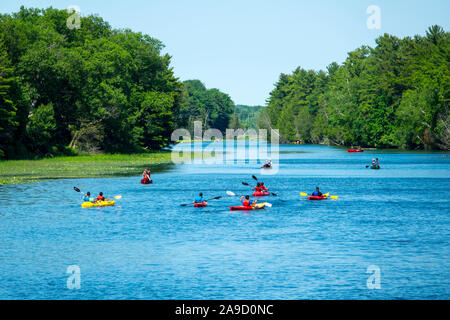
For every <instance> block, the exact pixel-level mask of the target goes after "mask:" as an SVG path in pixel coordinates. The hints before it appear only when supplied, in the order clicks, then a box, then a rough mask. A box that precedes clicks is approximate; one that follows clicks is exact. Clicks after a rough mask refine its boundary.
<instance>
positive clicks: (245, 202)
mask: <svg viewBox="0 0 450 320" xmlns="http://www.w3.org/2000/svg"><path fill="white" fill-rule="evenodd" d="M242 204H243V205H244V206H245V207H248V206H250V200H247V199H245V200H244V201H243V202H242Z"/></svg>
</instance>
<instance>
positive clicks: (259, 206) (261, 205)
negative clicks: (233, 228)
mask: <svg viewBox="0 0 450 320" xmlns="http://www.w3.org/2000/svg"><path fill="white" fill-rule="evenodd" d="M264 207H265V204H264V203H257V204H255V205H253V206H234V207H230V210H231V211H237V210H245V211H247V210H258V209H264Z"/></svg>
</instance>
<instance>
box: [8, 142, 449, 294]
mask: <svg viewBox="0 0 450 320" xmlns="http://www.w3.org/2000/svg"><path fill="white" fill-rule="evenodd" d="M375 156H377V157H379V158H380V162H381V166H382V169H381V170H370V169H366V168H365V165H367V164H369V163H370V160H371V159H372V158H373V157H375ZM280 158H281V159H280V166H279V171H278V173H277V174H274V175H270V176H262V175H261V171H260V170H259V169H258V165H256V164H252V163H233V162H230V161H228V162H225V163H224V164H212V165H205V164H181V165H177V166H174V167H173V169H170V170H169V171H165V172H160V173H155V174H154V175H153V176H152V178H153V179H154V182H155V183H154V184H153V185H148V186H144V185H141V184H140V183H139V179H140V177H137V176H136V177H120V178H105V179H64V180H48V181H43V182H39V183H34V184H27V185H17V186H0V234H1V238H0V240H1V241H0V281H1V285H0V299H449V298H450V268H449V267H450V228H449V227H450V210H449V209H450V202H449V195H450V192H449V189H450V157H449V154H443V153H433V152H398V151H397V152H392V151H377V152H376V153H375V152H371V151H367V152H364V153H361V154H350V153H347V152H346V150H344V149H339V148H332V147H322V146H281V147H280ZM252 174H254V175H256V176H257V177H258V178H260V179H262V180H263V181H264V182H265V184H266V185H267V186H269V187H270V189H271V190H272V191H273V192H276V193H277V194H278V197H266V198H265V199H264V200H266V201H268V202H270V203H272V205H273V206H272V207H271V208H267V209H265V210H255V211H252V212H239V211H236V212H230V211H229V209H228V207H229V206H230V205H236V204H237V203H238V200H237V199H236V197H230V196H227V195H226V193H225V192H226V191H227V190H230V191H233V192H234V193H236V194H246V193H248V190H249V188H248V187H245V186H243V185H242V184H241V182H242V181H246V182H248V183H253V180H252V178H251V175H252ZM73 186H78V187H79V188H80V189H81V190H83V191H91V193H94V192H95V193H97V192H99V191H103V192H104V193H105V194H107V195H110V196H113V195H119V194H120V195H122V196H123V198H122V199H121V200H118V201H117V205H116V206H115V207H104V208H91V209H82V208H81V207H80V202H81V200H80V194H78V193H76V192H75V191H74V190H73ZM316 186H320V188H321V190H322V191H324V192H330V193H331V194H332V195H337V196H339V199H338V200H336V201H332V200H327V201H317V202H315V201H307V200H305V199H304V197H301V196H300V195H299V192H308V193H310V192H312V191H313V189H314V188H315V187H316ZM199 191H203V193H204V194H205V196H206V197H207V198H210V197H214V196H218V195H221V196H223V198H222V199H220V200H216V201H211V202H210V206H208V207H207V208H201V209H197V208H192V207H181V206H179V204H181V203H189V202H191V201H192V199H193V197H194V196H195V195H197V193H198V192H199ZM12 199H15V200H14V201H12ZM69 265H78V266H79V267H80V270H81V288H80V289H79V290H70V289H68V288H67V284H66V282H67V277H68V276H69V275H68V274H66V269H67V267H68V266H69ZM370 265H375V266H378V267H379V268H380V272H381V273H380V275H381V280H380V285H381V289H368V287H367V284H366V283H367V279H368V277H369V276H370V274H369V273H366V270H367V268H368V267H369V266H370Z"/></svg>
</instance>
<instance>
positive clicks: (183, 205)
mask: <svg viewBox="0 0 450 320" xmlns="http://www.w3.org/2000/svg"><path fill="white" fill-rule="evenodd" d="M220 198H222V197H221V196H218V197H214V198H211V199H206V200H205V201H210V200H217V199H220ZM190 204H195V203H184V204H180V206H182V207H186V206H188V205H190Z"/></svg>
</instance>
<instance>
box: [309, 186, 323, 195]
mask: <svg viewBox="0 0 450 320" xmlns="http://www.w3.org/2000/svg"><path fill="white" fill-rule="evenodd" d="M311 195H312V196H314V197H322V196H323V194H322V192H320V190H319V187H316V191H314V192H313V193H312V194H311Z"/></svg>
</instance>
